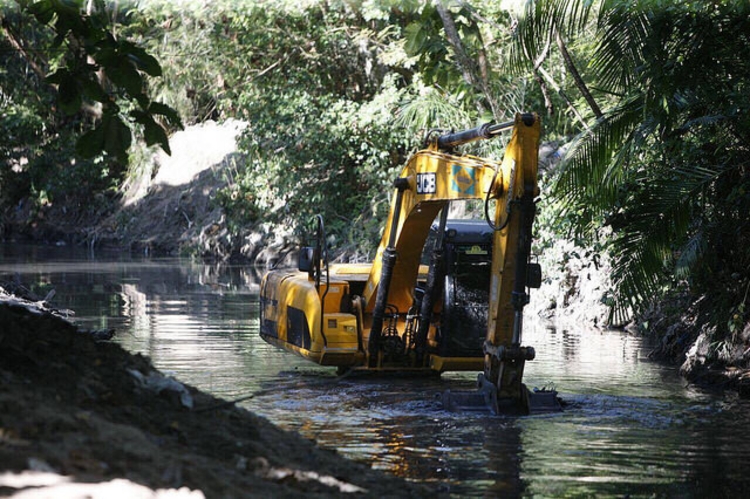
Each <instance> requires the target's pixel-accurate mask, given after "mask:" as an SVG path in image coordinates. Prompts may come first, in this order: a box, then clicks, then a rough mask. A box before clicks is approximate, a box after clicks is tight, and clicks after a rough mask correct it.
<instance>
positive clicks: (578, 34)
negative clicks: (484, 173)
mask: <svg viewBox="0 0 750 499" xmlns="http://www.w3.org/2000/svg"><path fill="white" fill-rule="evenodd" d="M43 4H45V5H57V4H63V2H55V1H52V0H47V1H46V2H43ZM79 4H80V8H88V9H89V10H88V12H89V14H90V15H88V16H86V15H83V16H82V19H89V20H90V22H92V23H93V22H94V21H96V23H95V24H94V26H95V27H96V28H97V29H99V30H104V31H106V32H108V33H110V35H111V36H108V37H105V38H101V39H99V40H98V41H96V40H95V42H94V43H93V44H89V45H86V44H82V46H83V50H84V51H83V52H81V53H82V54H84V55H88V56H93V57H94V60H95V61H96V64H95V65H91V64H89V65H88V66H86V65H85V64H84V65H83V66H81V67H82V68H83V69H85V70H87V71H89V73H90V72H91V71H92V70H98V69H100V68H102V67H104V66H105V64H106V62H107V61H106V58H105V59H102V58H99V59H97V58H96V52H97V51H99V54H100V55H101V51H102V50H104V49H103V48H102V44H103V43H104V42H105V41H109V42H118V43H121V47H129V48H130V53H129V56H130V57H131V59H133V57H135V59H136V62H134V63H132V64H131V65H126V66H127V68H130V69H129V70H128V72H127V74H129V75H132V74H133V73H135V74H137V75H139V77H142V78H143V81H142V82H140V83H138V84H137V85H136V84H134V83H133V82H132V81H129V80H128V78H125V79H120V80H118V79H117V73H116V72H115V73H114V76H113V77H111V83H113V87H114V88H115V89H117V88H120V89H121V90H120V91H116V90H114V89H112V90H109V92H108V94H107V99H100V98H98V97H103V96H102V95H100V92H99V90H96V89H95V90H94V91H89V90H87V89H88V87H87V86H83V87H76V88H81V89H82V90H81V91H79V92H77V93H71V92H70V88H71V87H72V86H73V87H75V85H78V83H75V84H74V82H76V81H80V78H79V79H78V80H76V79H75V78H78V77H79V76H80V75H77V73H75V71H74V69H76V68H78V67H79V66H80V61H81V59H80V57H78V58H77V59H76V58H75V57H71V51H74V50H75V49H76V46H75V45H74V44H71V43H70V41H69V38H70V37H68V38H64V37H63V38H64V39H63V40H62V42H61V40H60V38H58V39H57V40H56V39H55V36H56V34H59V33H56V32H55V30H54V29H49V28H45V27H44V26H43V24H42V22H44V21H51V23H48V24H52V25H53V27H55V25H54V19H45V18H44V16H42V17H41V18H40V14H39V7H38V6H37V7H32V6H30V4H28V3H26V2H20V3H17V4H16V3H14V4H8V5H6V6H5V7H4V10H3V14H2V16H3V17H2V29H3V34H4V37H3V38H2V39H0V54H2V56H3V59H4V64H3V65H2V68H0V99H2V102H3V104H2V105H3V112H2V117H1V118H0V137H3V139H2V142H0V151H1V152H2V158H3V159H2V164H0V183H1V184H0V200H1V201H2V203H3V205H4V206H10V205H13V204H16V203H18V202H19V201H20V200H24V199H26V200H29V199H30V200H33V202H34V203H36V205H37V206H41V205H44V204H45V203H51V202H61V203H68V202H72V201H70V200H73V199H75V198H76V196H80V195H81V194H82V193H86V195H87V196H90V194H91V193H92V192H93V193H97V192H115V190H116V189H117V187H118V186H119V185H120V184H121V183H122V181H123V180H124V178H125V177H126V176H127V175H128V171H129V169H133V168H136V167H137V161H135V160H134V158H138V157H141V156H142V155H143V146H138V147H132V148H130V151H131V158H130V161H129V162H128V161H126V160H127V159H128V158H125V157H124V156H123V155H122V154H120V153H119V152H118V149H117V148H113V147H109V148H108V147H107V146H106V145H105V144H103V143H100V144H99V145H100V147H98V148H94V149H89V150H86V149H85V147H84V148H82V147H81V146H79V147H78V149H77V150H76V149H75V148H74V147H73V144H74V142H75V138H76V137H80V136H81V135H82V134H88V137H91V134H92V133H94V132H92V131H91V130H92V129H93V130H96V128H92V127H97V126H101V124H102V123H103V122H104V121H105V118H103V117H96V116H95V117H93V118H92V117H91V115H90V113H89V112H88V111H87V110H88V109H90V108H91V104H92V103H93V104H96V101H98V102H99V103H100V105H99V107H100V108H101V109H103V110H104V116H106V113H107V110H108V109H111V110H112V113H113V114H111V115H112V116H113V118H112V119H113V120H115V121H111V123H114V124H115V125H116V126H115V129H116V130H120V131H121V132H123V133H122V134H119V135H118V134H115V135H116V136H118V137H119V136H122V137H124V136H125V134H124V127H128V128H130V127H132V128H133V130H134V132H135V133H136V136H142V137H144V138H145V141H146V142H148V143H151V144H158V143H163V141H162V140H160V139H159V136H158V131H157V130H156V128H154V126H155V125H156V124H158V125H159V127H160V128H159V130H161V129H162V128H161V127H162V126H163V127H165V128H166V129H170V127H174V126H177V125H178V120H177V119H176V116H174V115H173V114H172V113H171V112H170V111H169V110H170V109H176V110H177V111H178V113H179V115H180V117H181V118H182V121H183V122H184V123H186V124H193V123H200V122H202V121H204V120H207V119H216V120H223V119H227V118H238V119H243V120H246V121H247V122H249V128H248V132H247V133H246V135H245V138H244V140H243V143H242V148H243V157H244V161H243V162H241V164H239V165H237V168H236V171H233V172H232V175H231V178H230V181H229V184H228V186H227V187H226V189H225V190H224V191H223V192H222V194H221V196H220V197H219V199H218V200H217V201H218V202H220V203H221V205H222V206H223V208H224V210H225V212H226V214H227V223H228V225H229V226H230V227H231V228H232V230H235V231H240V230H243V228H246V227H251V226H253V225H255V224H258V223H259V222H260V221H262V222H263V223H264V224H266V227H274V226H282V225H283V226H286V227H293V228H294V229H295V230H296V231H297V233H298V234H302V233H304V231H305V230H306V226H307V224H308V222H309V221H310V219H311V216H312V215H313V214H315V213H321V214H323V216H324V217H325V219H326V221H327V224H328V231H329V234H330V241H329V243H330V244H331V245H332V247H333V248H334V249H336V250H346V251H347V253H348V254H349V255H367V256H371V250H372V248H373V247H374V242H375V241H377V239H378V238H379V232H378V231H379V230H380V225H381V222H380V221H381V220H382V217H383V215H384V213H385V212H386V210H387V202H388V197H389V192H390V191H389V183H390V181H391V180H392V177H393V176H394V173H395V172H396V171H397V169H398V168H399V165H400V164H401V163H402V162H403V160H404V159H405V157H406V156H407V155H408V153H409V152H410V151H411V150H413V149H414V148H415V147H417V146H418V145H419V141H420V137H421V134H422V133H423V132H424V130H426V129H429V128H463V127H468V126H474V125H475V124H477V123H479V122H482V121H489V120H505V119H507V118H508V117H509V116H512V114H513V113H514V112H516V111H517V110H536V111H538V112H540V114H542V115H543V119H544V124H545V133H546V137H545V138H546V140H549V141H552V140H555V141H559V143H563V142H567V143H568V145H567V154H566V157H565V158H564V159H563V163H562V166H561V168H560V169H559V170H558V171H556V172H554V173H548V174H547V178H545V179H544V182H545V184H546V185H548V186H550V188H549V189H548V192H551V193H552V196H550V197H548V199H547V200H546V203H547V204H546V206H545V210H546V213H545V214H544V217H543V220H545V221H546V222H547V224H549V225H550V226H551V227H549V228H552V229H554V230H557V231H558V232H559V233H560V234H563V235H567V236H573V237H575V238H576V239H577V240H578V241H579V243H580V244H582V245H587V246H589V247H595V248H597V250H601V251H603V252H607V253H608V254H609V255H610V256H611V257H612V261H613V265H614V271H613V274H612V277H613V284H614V288H613V290H612V292H611V293H610V294H608V295H607V296H606V297H605V299H606V300H608V302H609V303H610V304H611V305H612V306H613V311H614V312H615V313H617V314H619V315H626V314H629V313H631V312H633V311H638V310H641V309H643V307H644V305H646V304H649V303H650V302H651V301H652V300H653V299H654V298H660V297H663V296H665V295H667V294H669V293H670V292H672V291H674V290H679V291H681V292H685V293H688V294H689V296H691V297H692V299H693V301H695V302H697V303H699V306H698V308H699V309H700V313H702V314H703V320H704V321H706V322H708V323H710V324H712V325H713V328H714V337H713V338H714V340H715V344H716V345H721V344H722V342H724V341H725V340H732V339H734V340H736V339H737V338H738V335H739V333H740V332H741V330H742V328H743V327H744V325H745V324H746V323H747V319H748V314H749V313H750V311H749V310H748V308H747V298H748V291H749V290H750V221H748V218H747V213H748V212H750V176H749V175H748V169H749V166H748V160H747V157H748V155H747V148H748V144H749V143H750V140H749V139H750V118H748V116H750V114H748V111H749V109H748V108H750V97H748V95H749V94H748V91H747V90H748V88H747V86H748V83H747V82H748V81H750V62H748V61H750V35H749V33H750V15H749V14H750V6H748V3H747V2H745V1H740V0H737V1H731V0H716V1H713V2H690V1H677V2H658V1H655V0H650V1H647V0H641V1H635V2H633V1H627V2H626V1H622V0H601V1H598V2H589V1H576V0H537V1H535V2H527V3H526V4H525V9H523V10H516V11H513V10H506V9H505V8H504V5H505V3H503V2H449V1H443V2H440V1H435V2H429V1H419V0H413V1H407V2H402V1H389V0H381V1H365V2H347V1H343V0H341V1H337V0H329V1H319V2H290V1H277V2H262V3H259V2H250V1H248V2H233V1H229V0H224V1H214V2H210V3H204V2H171V1H167V0H148V1H147V0H142V1H140V2H131V3H128V2H113V3H105V2H102V1H91V2H79ZM84 4H85V5H84ZM65 5H76V2H65ZM76 8H78V7H76ZM34 9H36V10H34ZM79 14H80V11H79ZM58 28H59V26H58ZM58 31H59V30H58ZM99 32H100V33H101V31H99ZM126 41H127V42H128V43H127V44H126V45H122V43H124V42H126ZM131 42H132V43H131ZM151 55H153V56H154V57H155V60H154V61H153V62H152V60H151V59H150V56H151ZM71 61H79V66H76V65H75V64H73V62H71ZM138 61H140V62H138ZM155 61H159V63H160V64H161V68H160V70H159V71H157V70H156V67H158V65H157V66H154V63H155ZM65 68H67V71H68V72H67V73H66V72H63V73H61V70H64V69H65ZM105 69H106V68H105ZM105 72H106V71H105ZM111 72H112V71H111V70H110V73H111ZM45 74H46V75H53V76H52V77H49V76H48V77H47V78H44V75H45ZM85 78H89V80H88V81H90V80H91V78H90V76H89V77H85ZM85 78H84V80H85ZM136 87H137V88H136ZM123 89H124V90H123ZM144 89H147V90H148V93H147V94H145V93H144V94H143V95H144V97H137V96H136V95H134V94H138V93H139V92H141V91H142V90H144ZM146 95H147V97H146ZM153 103H156V104H155V105H153ZM161 103H163V104H161ZM167 106H170V107H169V108H168V107H167ZM139 113H140V114H139ZM150 120H151V121H150ZM128 137H129V134H128ZM120 142H121V145H122V144H126V141H125V139H123V140H121V141H120ZM482 147H484V150H482V151H481V153H482V154H495V155H497V154H500V151H501V150H502V144H488V145H484V146H482ZM99 151H103V152H102V153H99ZM139 151H140V152H139ZM82 153H88V154H82ZM85 156H93V157H90V158H88V159H87V158H86V157H85ZM717 348H718V347H717Z"/></svg>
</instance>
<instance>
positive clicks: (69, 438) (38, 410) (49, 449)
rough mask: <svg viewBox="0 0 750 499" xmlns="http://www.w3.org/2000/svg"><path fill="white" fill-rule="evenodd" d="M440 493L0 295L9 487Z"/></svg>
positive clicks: (101, 494)
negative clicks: (275, 423) (207, 391)
mask: <svg viewBox="0 0 750 499" xmlns="http://www.w3.org/2000/svg"><path fill="white" fill-rule="evenodd" d="M6 298H7V295H6ZM177 489H179V490H177ZM433 495H435V492H434V491H430V490H428V489H426V488H425V487H423V486H421V485H419V484H413V483H409V482H405V481H403V480H401V479H399V478H397V477H393V476H390V475H386V474H384V473H381V472H378V471H375V470H372V469H371V468H368V467H367V466H365V465H363V464H360V463H355V462H352V461H349V460H347V459H344V458H342V457H340V456H338V455H337V454H336V453H335V452H332V451H328V450H322V449H320V448H318V447H316V445H315V443H314V442H312V441H309V440H306V439H304V438H302V437H301V436H299V435H297V434H293V433H289V432H285V431H282V430H280V429H278V428H277V427H275V426H273V425H272V424H270V423H269V422H268V421H266V420H265V419H263V418H260V417H258V416H255V415H254V414H252V413H250V412H248V411H246V410H244V409H241V408H238V407H236V406H234V405H232V404H230V403H226V402H225V401H223V400H219V399H217V398H215V397H213V396H211V395H208V394H205V393H202V392H200V391H198V390H196V389H194V388H192V387H190V386H185V385H182V384H180V383H178V382H177V381H175V380H171V379H169V378H165V377H164V376H163V375H161V374H160V373H159V372H158V371H156V370H155V369H154V367H153V366H152V365H151V363H150V361H149V359H147V358H145V357H142V356H140V355H131V354H129V353H128V352H126V351H124V350H123V349H122V348H121V347H120V346H119V345H117V344H116V343H113V342H111V341H108V340H97V339H96V338H95V336H94V335H92V334H90V333H88V332H83V331H80V330H78V329H77V328H76V327H75V326H73V325H71V324H70V323H69V322H67V321H65V320H64V319H62V318H60V317H57V316H54V315H52V314H50V313H47V312H44V313H40V312H36V313H35V312H32V311H29V310H28V308H27V307H24V306H18V305H10V304H8V303H7V300H6V303H2V304H0V496H2V497H18V498H21V497H23V498H29V497H31V498H38V497H55V498H72V497H75V498H83V497H88V498H105V497H106V498H109V497H144V498H151V497H171V498H176V497H190V498H198V497H206V498H245V497H264V498H265V497H428V496H433Z"/></svg>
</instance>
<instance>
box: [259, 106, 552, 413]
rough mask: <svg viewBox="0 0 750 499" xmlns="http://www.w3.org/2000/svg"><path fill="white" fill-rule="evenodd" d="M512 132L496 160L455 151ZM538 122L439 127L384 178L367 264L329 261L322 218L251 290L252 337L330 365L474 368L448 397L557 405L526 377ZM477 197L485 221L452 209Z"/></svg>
mask: <svg viewBox="0 0 750 499" xmlns="http://www.w3.org/2000/svg"><path fill="white" fill-rule="evenodd" d="M504 130H512V136H511V138H510V141H509V143H508V145H507V147H506V150H505V155H504V158H503V160H502V162H499V163H498V162H495V161H492V160H489V159H485V158H479V157H475V156H468V155H459V154H456V153H455V148H456V147H458V146H460V145H462V144H465V143H467V142H472V141H475V140H482V139H490V138H493V137H495V136H497V135H499V134H500V133H502V132H503V131H504ZM539 135H540V123H539V118H538V117H537V116H536V115H533V114H518V115H516V117H515V119H514V120H513V121H511V122H508V123H501V124H485V125H482V126H480V127H477V128H474V129H470V130H465V131H461V132H456V133H449V134H445V135H442V136H439V137H436V138H434V139H433V140H432V141H431V142H430V143H429V144H428V146H427V147H426V148H425V149H423V150H421V151H418V152H417V153H415V154H414V155H413V156H412V157H411V158H410V159H409V160H408V161H407V163H406V165H405V166H404V168H403V170H402V171H401V173H400V174H399V176H398V177H397V178H396V179H395V180H394V182H393V188H394V194H393V198H392V201H391V207H390V213H389V216H388V219H387V220H386V223H385V228H384V234H383V238H382V240H381V242H380V245H379V247H378V249H377V252H376V256H375V259H374V260H373V262H372V263H370V264H329V263H328V258H327V250H326V248H325V239H326V238H325V229H324V224H323V220H322V219H321V218H318V219H317V230H316V241H317V243H316V245H315V247H312V248H303V249H302V251H301V253H300V260H299V268H298V270H297V271H289V270H273V271H270V272H269V273H268V274H266V276H265V277H264V278H263V281H262V283H261V291H260V319H261V325H260V334H261V336H262V337H263V338H264V339H265V340H266V341H268V342H269V343H272V344H274V345H277V346H279V347H281V348H283V349H286V350H289V351H291V352H294V353H296V354H298V355H300V356H302V357H305V358H307V359H309V360H312V361H313V362H316V363H318V364H321V365H331V366H336V367H337V368H339V370H347V369H356V370H362V371H375V372H385V371H399V372H414V373H416V372H435V373H441V372H444V371H471V370H473V371H480V372H481V374H479V379H478V391H477V392H475V393H471V394H460V393H455V392H454V393H447V394H445V396H444V402H445V404H446V406H447V407H449V408H451V407H453V408H466V407H468V406H475V405H480V406H482V407H489V409H490V410H491V411H492V412H495V413H504V412H512V413H520V414H524V413H528V412H529V411H531V410H534V409H537V408H539V409H540V410H557V409H559V403H558V402H557V396H556V393H555V392H554V391H543V392H531V391H529V390H528V389H527V388H526V386H525V385H524V384H523V382H522V379H523V371H524V366H525V363H526V361H530V360H532V359H533V358H534V356H535V352H534V349H533V348H532V347H529V346H523V345H522V332H523V309H524V307H525V305H526V304H527V303H528V301H529V294H528V290H529V288H530V287H538V286H539V282H540V280H541V278H540V275H541V270H540V268H539V266H538V264H535V263H531V262H530V258H531V254H530V253H531V237H532V227H533V223H534V217H535V214H536V198H537V196H538V195H539V188H538V184H537V160H538V158H537V155H538V148H539ZM467 200H480V201H483V202H484V212H485V220H453V219H449V218H448V212H449V207H450V205H451V204H452V203H458V202H462V201H467Z"/></svg>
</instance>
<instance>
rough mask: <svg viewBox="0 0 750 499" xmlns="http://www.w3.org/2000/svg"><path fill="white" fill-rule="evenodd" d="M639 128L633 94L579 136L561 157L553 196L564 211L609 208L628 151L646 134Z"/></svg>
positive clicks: (637, 100) (638, 100) (637, 98)
mask: <svg viewBox="0 0 750 499" xmlns="http://www.w3.org/2000/svg"><path fill="white" fill-rule="evenodd" d="M639 125H642V100H641V98H640V96H637V95H636V96H633V98H631V99H630V100H627V101H625V102H624V103H622V104H621V105H619V106H618V107H616V108H614V109H612V110H610V111H608V112H607V113H606V114H605V117H604V118H602V119H600V120H598V121H597V122H596V123H595V124H594V125H593V126H592V128H591V130H590V131H584V132H582V133H580V134H579V135H578V136H577V137H576V138H575V140H574V141H573V142H572V144H571V147H570V148H569V149H568V151H567V153H566V155H565V157H564V158H563V161H562V163H561V166H560V176H559V177H558V180H557V182H556V183H555V185H554V186H553V193H552V194H553V196H554V197H555V198H557V199H559V200H561V201H562V203H563V206H565V207H567V208H573V207H586V208H587V209H588V210H590V211H591V212H592V214H594V213H597V214H601V213H602V212H603V211H606V210H609V209H611V206H612V205H613V204H614V202H615V201H616V198H617V195H618V189H619V185H620V183H621V182H622V179H623V178H624V176H625V175H626V174H627V172H626V166H627V164H628V159H629V154H630V151H631V150H633V149H637V146H638V145H640V143H641V142H642V141H643V140H645V139H644V137H645V136H647V135H648V130H647V129H641V128H639Z"/></svg>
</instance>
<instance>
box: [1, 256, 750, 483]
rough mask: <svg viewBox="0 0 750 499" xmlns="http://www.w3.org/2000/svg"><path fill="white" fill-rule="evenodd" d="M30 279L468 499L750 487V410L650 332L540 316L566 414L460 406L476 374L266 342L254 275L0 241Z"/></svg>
mask: <svg viewBox="0 0 750 499" xmlns="http://www.w3.org/2000/svg"><path fill="white" fill-rule="evenodd" d="M8 280H17V281H20V282H22V283H24V285H26V286H27V287H29V288H30V289H32V290H33V291H34V292H36V293H37V294H39V295H42V296H44V295H46V292H47V291H48V290H49V289H52V288H54V289H55V290H56V291H57V295H56V296H55V300H54V303H53V304H54V305H55V306H57V307H59V308H69V309H72V310H75V311H76V312H77V315H76V319H77V321H78V322H79V323H81V324H82V325H84V326H86V327H93V328H115V329H116V330H117V331H118V334H117V336H116V338H117V341H119V342H120V343H121V344H122V345H123V346H125V347H126V348H128V349H129V350H131V351H133V352H141V353H144V354H147V355H149V356H150V357H151V358H152V359H153V361H154V363H155V364H156V365H157V367H159V368H160V369H162V370H163V371H167V372H171V373H174V375H175V376H177V377H178V378H179V379H181V380H182V381H185V382H187V383H190V384H193V385H195V386H197V387H199V388H201V389H204V390H208V391H211V392H213V393H214V394H216V395H218V396H222V397H225V398H229V399H233V398H237V397H242V396H247V395H249V394H252V393H256V394H257V396H256V397H255V398H252V399H250V400H247V401H246V402H243V405H244V406H245V407H247V408H249V409H251V410H253V411H255V412H257V413H260V414H262V415H264V416H265V417H267V418H268V419H270V420H271V421H273V422H275V423H276V424H278V425H280V426H282V427H284V428H287V429H290V430H294V431H298V432H299V433H300V434H302V435H304V436H305V437H307V438H312V439H315V440H316V441H318V443H319V444H321V445H322V446H325V447H329V448H334V449H337V451H338V452H339V453H341V454H343V455H345V456H347V457H351V458H353V459H357V460H361V461H365V462H368V463H370V464H371V465H372V466H373V467H375V468H379V469H384V470H388V471H389V472H391V473H394V474H397V475H400V476H404V477H406V478H408V479H410V480H415V481H420V482H425V483H430V484H433V485H434V486H435V487H436V488H437V489H438V490H439V491H442V492H443V493H444V495H452V496H456V497H471V496H479V497H481V496H485V497H519V496H527V497H534V496H538V497H560V496H568V497H623V496H626V495H629V496H630V497H696V498H697V497H739V496H743V495H746V494H747V493H748V492H749V491H750V474H748V473H747V469H748V467H747V463H748V462H750V442H747V441H746V439H744V438H742V436H744V433H745V431H746V428H747V427H748V423H750V403H749V402H748V401H743V400H737V399H733V398H731V397H723V398H718V397H716V396H715V395H712V394H708V393H704V392H701V391H699V390H697V389H694V388H692V387H685V386H684V385H683V382H682V380H681V379H680V378H679V376H678V375H677V373H676V369H675V368H674V367H668V366H662V365H659V364H655V363H653V362H651V361H650V360H648V358H647V353H648V345H646V344H644V341H643V339H642V338H640V337H636V336H631V335H627V334H624V333H621V332H614V331H586V332H584V331H579V330H575V329H573V328H568V329H566V330H563V329H555V328H553V327H552V328H551V327H549V326H548V325H545V324H541V323H535V322H534V321H533V320H531V319H530V318H529V319H528V320H527V321H526V323H527V325H529V326H530V327H528V331H527V332H526V333H525V340H524V342H525V343H527V344H529V345H533V346H534V347H535V349H536V352H537V358H536V359H535V360H534V361H533V362H530V363H528V364H527V371H526V382H527V384H528V385H529V386H530V387H535V386H537V387H542V386H549V385H551V384H553V385H554V387H555V388H557V389H558V390H559V391H560V393H561V396H562V397H563V398H564V399H565V401H566V402H567V403H568V406H567V408H566V410H565V411H564V412H563V413H559V414H548V415H537V416H531V417H521V418H512V417H491V416H488V415H484V414H478V413H470V414H456V413H450V412H447V411H445V410H443V408H442V407H441V406H440V404H439V402H438V398H437V396H438V395H439V394H440V393H442V391H444V390H445V389H447V388H451V389H457V390H471V389H473V386H474V380H475V379H476V375H475V373H458V374H455V373H452V374H445V375H443V376H442V377H440V378H429V377H428V378H417V379H414V378H399V377H395V378H394V377H390V378H366V377H365V378H351V377H343V378H339V377H336V376H335V374H334V371H333V370H332V369H327V368H322V367H319V366H316V365H313V364H309V363H306V362H305V361H303V360H301V359H298V358H296V357H293V356H290V355H288V354H287V353H285V352H282V351H280V350H277V349H275V348H274V347H272V346H270V345H267V344H266V343H264V342H263V341H262V340H261V339H260V338H259V337H258V334H257V333H258V323H257V310H258V303H257V283H258V276H257V273H255V272H254V271H253V269H248V268H244V267H239V266H224V267H212V266H207V265H201V264H195V263H190V262H186V261H180V260H176V259H139V258H133V257H130V256H128V255H122V254H117V253H114V254H103V255H97V258H90V257H89V256H88V255H87V254H86V252H85V251H84V252H80V251H77V250H75V249H70V248H42V249H40V248H21V249H20V250H19V248H18V247H15V248H10V247H7V246H6V247H0V282H3V281H8Z"/></svg>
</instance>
